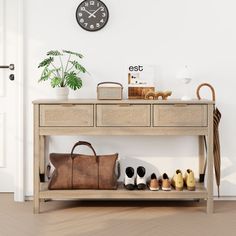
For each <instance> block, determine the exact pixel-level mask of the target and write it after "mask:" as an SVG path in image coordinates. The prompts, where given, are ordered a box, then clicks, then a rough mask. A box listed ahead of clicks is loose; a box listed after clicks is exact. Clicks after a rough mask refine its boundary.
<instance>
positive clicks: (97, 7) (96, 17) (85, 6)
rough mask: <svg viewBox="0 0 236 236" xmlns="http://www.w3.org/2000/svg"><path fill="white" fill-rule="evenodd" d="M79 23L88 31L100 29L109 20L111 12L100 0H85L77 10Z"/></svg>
mask: <svg viewBox="0 0 236 236" xmlns="http://www.w3.org/2000/svg"><path fill="white" fill-rule="evenodd" d="M76 19H77V22H78V24H79V25H80V26H81V27H82V28H83V29H85V30H87V31H98V30H100V29H102V28H103V27H104V26H105V25H106V24H107V22H108V19H109V12H108V9H107V7H106V5H105V4H104V3H103V2H102V1H100V0H85V1H83V2H81V3H80V5H79V6H78V8H77V10H76Z"/></svg>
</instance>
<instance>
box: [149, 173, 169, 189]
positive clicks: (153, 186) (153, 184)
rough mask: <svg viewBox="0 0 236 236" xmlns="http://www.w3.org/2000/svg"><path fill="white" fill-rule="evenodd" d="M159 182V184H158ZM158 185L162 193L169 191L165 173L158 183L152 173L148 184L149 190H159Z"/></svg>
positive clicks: (167, 178)
mask: <svg viewBox="0 0 236 236" xmlns="http://www.w3.org/2000/svg"><path fill="white" fill-rule="evenodd" d="M159 182H160V183H159ZM160 185H161V188H162V190H163V191H170V190H171V182H170V179H169V177H168V175H167V174H166V173H164V174H163V175H162V179H161V180H160V181H158V179H157V177H156V175H155V173H152V175H151V180H150V183H149V189H150V190H151V191H157V190H159V189H160Z"/></svg>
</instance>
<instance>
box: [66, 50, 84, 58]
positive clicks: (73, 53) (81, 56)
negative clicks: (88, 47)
mask: <svg viewBox="0 0 236 236" xmlns="http://www.w3.org/2000/svg"><path fill="white" fill-rule="evenodd" d="M63 52H64V53H67V54H71V55H75V56H77V57H79V58H83V57H84V56H83V55H82V54H80V53H77V52H72V51H68V50H63Z"/></svg>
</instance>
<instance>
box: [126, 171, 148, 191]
mask: <svg viewBox="0 0 236 236" xmlns="http://www.w3.org/2000/svg"><path fill="white" fill-rule="evenodd" d="M145 175H146V170H145V168H144V167H143V166H139V167H138V168H137V175H136V177H135V173H134V168H133V167H127V168H126V170H125V183H124V185H125V188H127V189H128V190H134V189H135V187H136V186H137V188H138V190H143V189H145V188H146V186H147V185H146V176H145Z"/></svg>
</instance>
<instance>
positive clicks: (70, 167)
mask: <svg viewBox="0 0 236 236" xmlns="http://www.w3.org/2000/svg"><path fill="white" fill-rule="evenodd" d="M81 145H85V146H87V147H89V148H90V149H91V150H92V152H93V155H84V154H74V149H75V148H76V147H77V146H81ZM49 158H50V162H51V164H52V165H53V166H54V167H55V170H54V171H53V173H52V177H51V179H50V182H49V185H48V189H50V190H55V189H116V188H117V176H116V174H115V168H116V161H117V159H118V153H115V154H111V155H100V156H98V155H97V154H96V152H95V150H94V148H93V147H92V145H91V144H90V143H88V142H84V141H79V142H77V143H76V144H75V145H74V146H73V148H72V150H71V153H70V154H59V153H51V154H50V157H49Z"/></svg>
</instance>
